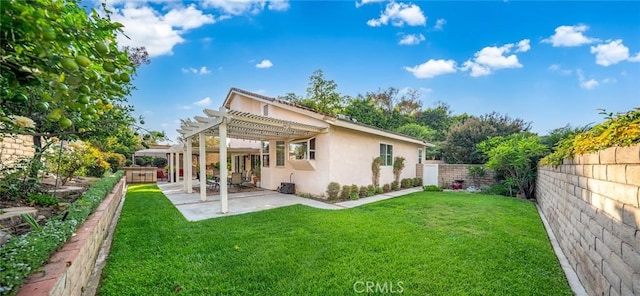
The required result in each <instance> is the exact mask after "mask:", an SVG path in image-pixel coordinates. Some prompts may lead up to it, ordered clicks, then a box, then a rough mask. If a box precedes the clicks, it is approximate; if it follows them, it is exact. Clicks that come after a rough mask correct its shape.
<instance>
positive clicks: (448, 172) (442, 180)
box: [438, 163, 496, 188]
mask: <svg viewBox="0 0 640 296" xmlns="http://www.w3.org/2000/svg"><path fill="white" fill-rule="evenodd" d="M471 166H474V164H447V163H440V164H438V186H440V187H446V188H449V187H451V184H452V183H453V181H454V180H464V183H463V184H462V185H463V188H467V187H469V186H472V185H476V186H482V185H492V184H495V183H496V182H495V180H494V179H493V178H494V173H493V171H491V170H489V169H485V171H486V172H487V173H486V175H485V176H484V177H482V178H479V179H478V183H477V184H475V181H474V180H473V179H472V178H471V177H470V176H469V167H471Z"/></svg>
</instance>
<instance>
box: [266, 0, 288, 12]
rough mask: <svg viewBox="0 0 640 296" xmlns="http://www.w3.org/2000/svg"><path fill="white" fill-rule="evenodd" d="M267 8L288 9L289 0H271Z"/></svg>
mask: <svg viewBox="0 0 640 296" xmlns="http://www.w3.org/2000/svg"><path fill="white" fill-rule="evenodd" d="M268 8H269V10H280V11H284V10H287V9H289V1H287V0H271V1H269V6H268Z"/></svg>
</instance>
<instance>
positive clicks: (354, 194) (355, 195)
mask: <svg viewBox="0 0 640 296" xmlns="http://www.w3.org/2000/svg"><path fill="white" fill-rule="evenodd" d="M358 198H359V196H358V192H357V191H351V194H349V199H351V200H358Z"/></svg>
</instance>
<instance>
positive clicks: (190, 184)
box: [185, 138, 193, 193]
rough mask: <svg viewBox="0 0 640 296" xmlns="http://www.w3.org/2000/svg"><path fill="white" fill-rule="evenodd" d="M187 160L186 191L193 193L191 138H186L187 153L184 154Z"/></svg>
mask: <svg viewBox="0 0 640 296" xmlns="http://www.w3.org/2000/svg"><path fill="white" fill-rule="evenodd" d="M185 156H186V157H187V158H188V159H189V162H188V163H187V176H189V178H187V193H193V178H192V176H193V145H192V143H191V138H187V154H186V155H185Z"/></svg>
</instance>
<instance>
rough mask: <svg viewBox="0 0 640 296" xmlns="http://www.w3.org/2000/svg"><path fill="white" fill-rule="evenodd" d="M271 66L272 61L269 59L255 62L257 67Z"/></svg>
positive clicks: (265, 67)
mask: <svg viewBox="0 0 640 296" xmlns="http://www.w3.org/2000/svg"><path fill="white" fill-rule="evenodd" d="M271 67H273V63H271V61H270V60H262V62H260V63H258V64H256V68H258V69H267V68H271Z"/></svg>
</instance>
